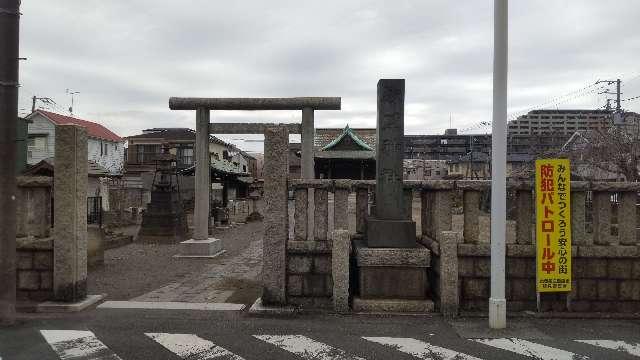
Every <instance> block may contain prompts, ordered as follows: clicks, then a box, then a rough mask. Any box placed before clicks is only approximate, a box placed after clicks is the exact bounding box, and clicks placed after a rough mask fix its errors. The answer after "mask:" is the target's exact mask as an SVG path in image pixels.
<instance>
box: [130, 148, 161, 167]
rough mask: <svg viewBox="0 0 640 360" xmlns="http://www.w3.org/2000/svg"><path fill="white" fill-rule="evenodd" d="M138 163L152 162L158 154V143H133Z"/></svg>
mask: <svg viewBox="0 0 640 360" xmlns="http://www.w3.org/2000/svg"><path fill="white" fill-rule="evenodd" d="M135 146H136V148H137V149H136V150H137V151H136V157H137V159H136V160H137V163H138V164H145V163H153V162H154V161H156V159H157V158H158V154H160V145H135Z"/></svg>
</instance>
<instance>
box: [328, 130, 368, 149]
mask: <svg viewBox="0 0 640 360" xmlns="http://www.w3.org/2000/svg"><path fill="white" fill-rule="evenodd" d="M347 136H348V137H350V138H351V139H352V140H353V141H354V142H355V143H356V144H358V146H360V147H361V148H362V150H364V151H373V149H372V148H371V146H369V145H368V144H367V143H366V142H364V140H362V139H361V138H360V137H359V136H358V135H356V133H354V132H353V130H351V128H350V127H349V125H347V126H345V128H344V130H343V131H342V134H340V135H338V136H337V137H336V138H335V139H333V141H331V142H330V143H328V144H327V145H325V146H323V147H322V150H323V151H326V150H331V149H332V148H333V147H335V146H336V145H338V144H339V143H340V141H342V139H344V138H345V137H347Z"/></svg>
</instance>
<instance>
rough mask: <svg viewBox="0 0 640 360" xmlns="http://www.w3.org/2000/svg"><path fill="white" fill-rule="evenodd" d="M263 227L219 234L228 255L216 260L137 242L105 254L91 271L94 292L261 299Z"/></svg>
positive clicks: (120, 296)
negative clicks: (195, 257) (176, 256)
mask: <svg viewBox="0 0 640 360" xmlns="http://www.w3.org/2000/svg"><path fill="white" fill-rule="evenodd" d="M262 231H263V227H262V223H261V222H253V223H248V224H243V225H238V226H236V227H232V228H229V229H226V230H219V232H218V233H216V234H215V237H217V238H219V239H221V240H222V242H223V247H224V249H226V250H227V252H226V253H225V254H223V255H222V256H219V257H217V258H215V259H184V258H183V259H180V258H174V257H173V255H175V254H177V253H178V245H154V244H140V243H133V244H130V245H126V246H123V247H120V248H117V249H112V250H107V251H105V263H104V265H102V266H99V267H96V268H92V269H89V276H88V287H89V293H91V294H101V293H106V294H107V296H108V300H130V299H134V298H136V300H141V299H143V300H145V301H185V302H225V301H227V302H234V301H235V302H240V303H247V304H248V303H253V301H254V300H255V299H256V298H257V297H258V296H259V287H258V283H257V282H256V279H258V277H259V275H260V270H261V268H262Z"/></svg>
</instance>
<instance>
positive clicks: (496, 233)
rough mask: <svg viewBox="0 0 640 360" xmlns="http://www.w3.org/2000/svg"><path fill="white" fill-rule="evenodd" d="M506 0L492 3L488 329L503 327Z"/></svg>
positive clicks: (504, 323)
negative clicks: (489, 295)
mask: <svg viewBox="0 0 640 360" xmlns="http://www.w3.org/2000/svg"><path fill="white" fill-rule="evenodd" d="M508 5H509V3H508V0H494V1H493V122H492V125H491V131H492V133H491V138H492V141H491V297H490V298H489V327H490V328H491V329H504V328H506V327H507V300H506V298H505V270H506V266H505V256H506V245H505V235H506V221H507V77H508V36H509V35H508V32H509V27H508V24H509V10H508Z"/></svg>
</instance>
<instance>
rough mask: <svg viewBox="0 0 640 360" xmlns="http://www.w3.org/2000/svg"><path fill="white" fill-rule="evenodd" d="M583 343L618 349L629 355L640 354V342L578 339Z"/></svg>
mask: <svg viewBox="0 0 640 360" xmlns="http://www.w3.org/2000/svg"><path fill="white" fill-rule="evenodd" d="M576 341H578V342H581V343H585V344H589V345H593V346H599V347H602V348H606V349H611V350H618V351H621V352H624V353H627V354H629V355H634V356H640V343H635V344H630V343H628V342H625V341H620V340H576Z"/></svg>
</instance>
